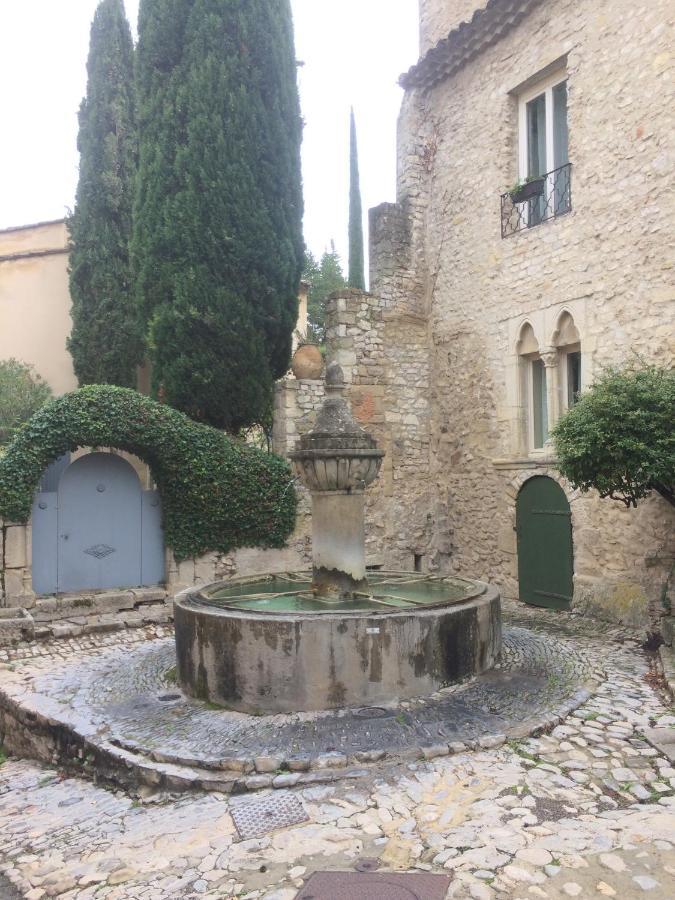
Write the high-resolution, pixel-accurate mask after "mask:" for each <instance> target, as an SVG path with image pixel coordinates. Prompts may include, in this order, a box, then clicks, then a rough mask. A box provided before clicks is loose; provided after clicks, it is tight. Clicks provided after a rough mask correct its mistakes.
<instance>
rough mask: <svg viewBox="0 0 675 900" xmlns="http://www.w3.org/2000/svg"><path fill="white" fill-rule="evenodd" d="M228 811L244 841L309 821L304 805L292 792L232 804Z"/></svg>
mask: <svg viewBox="0 0 675 900" xmlns="http://www.w3.org/2000/svg"><path fill="white" fill-rule="evenodd" d="M230 813H231V815H232V819H233V820H234V825H235V828H236V829H237V831H238V832H239V835H240V837H241V839H242V840H244V841H248V840H250V839H251V838H256V837H262V835H263V834H267V833H268V832H270V831H276V830H277V829H279V828H290V827H291V826H292V825H300V824H301V823H302V822H308V821H309V816H308V815H307V813H306V812H305V808H304V806H303V805H302V803H301V802H300V801H299V800H298V798H297V797H295V796H294V795H293V794H286V795H284V794H274V795H272V796H270V797H262V798H261V799H260V800H248V801H246V802H245V803H237V804H233V805H232V806H231V808H230Z"/></svg>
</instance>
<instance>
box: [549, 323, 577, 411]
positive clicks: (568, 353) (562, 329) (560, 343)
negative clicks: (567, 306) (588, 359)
mask: <svg viewBox="0 0 675 900" xmlns="http://www.w3.org/2000/svg"><path fill="white" fill-rule="evenodd" d="M553 345H554V346H555V347H556V348H557V350H558V355H559V372H560V409H561V411H564V410H566V409H569V408H570V406H574V404H575V403H576V402H577V399H578V398H579V394H580V392H581V338H580V336H579V331H578V330H577V327H576V325H575V324H574V318H573V317H572V315H571V313H569V312H567V311H565V312H563V313H562V314H561V316H560V318H559V319H558V327H557V328H556V331H555V334H554V335H553Z"/></svg>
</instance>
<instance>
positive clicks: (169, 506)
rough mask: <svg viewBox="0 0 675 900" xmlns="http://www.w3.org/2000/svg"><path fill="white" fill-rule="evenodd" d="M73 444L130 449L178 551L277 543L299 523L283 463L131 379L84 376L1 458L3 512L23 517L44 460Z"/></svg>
mask: <svg viewBox="0 0 675 900" xmlns="http://www.w3.org/2000/svg"><path fill="white" fill-rule="evenodd" d="M78 447H110V448H114V449H117V450H125V451H127V452H129V453H134V454H135V455H136V456H138V457H140V458H141V459H142V460H144V461H145V462H146V463H147V464H148V465H149V466H150V470H151V472H152V476H153V478H154V480H155V482H156V484H157V488H158V490H159V492H160V495H161V497H162V508H163V517H164V534H165V538H166V541H167V544H168V545H169V546H170V547H171V548H172V549H173V551H174V553H175V555H176V557H177V558H178V559H186V558H188V557H192V556H200V555H201V554H203V553H206V552H208V551H210V550H214V551H220V552H222V553H227V552H229V551H230V550H233V549H234V548H236V547H256V546H259V547H282V546H283V545H284V543H285V541H286V538H287V537H288V536H289V535H290V534H291V532H292V530H293V526H294V524H295V509H296V503H297V500H296V494H295V490H294V487H293V479H292V477H291V473H290V470H289V467H288V464H287V463H286V462H285V461H284V460H283V459H281V458H280V457H278V456H275V455H274V454H271V453H266V452H264V451H262V450H257V449H255V448H254V447H250V446H246V445H243V444H239V443H237V442H235V441H234V440H232V439H231V438H229V437H227V436H226V435H224V434H223V433H222V432H220V431H217V430H216V429H215V428H211V427H209V426H208V425H200V424H197V423H196V422H193V421H192V420H191V419H189V418H188V417H187V416H186V415H184V414H183V413H180V412H178V411H176V410H174V409H171V408H170V407H168V406H164V405H162V404H161V403H157V402H155V401H154V400H150V399H149V398H148V397H144V396H142V395H141V394H138V393H137V392H136V391H132V390H130V389H128V388H121V387H114V386H112V385H88V386H86V387H83V388H80V389H79V390H77V391H73V392H72V393H70V394H65V395H64V396H63V397H59V398H58V399H57V400H54V401H52V402H51V403H49V404H47V405H46V406H44V407H43V408H42V409H41V410H40V411H39V412H37V413H36V414H35V415H34V416H33V417H32V418H31V419H30V420H29V421H28V422H27V423H26V424H25V425H24V426H23V427H22V428H21V429H20V430H19V431H18V432H17V434H16V436H15V437H14V440H13V441H12V443H11V444H10V445H9V446H8V447H7V451H6V453H5V454H4V456H3V457H2V458H0V516H4V517H5V518H7V519H12V520H14V521H18V522H25V521H27V520H28V518H29V516H30V512H31V507H32V502H33V496H34V493H35V490H36V489H37V487H38V484H39V481H40V478H41V477H42V473H43V472H44V470H45V469H46V468H47V466H48V465H49V464H50V463H52V462H53V461H54V460H55V459H58V458H59V457H60V456H62V455H63V454H64V453H67V452H68V451H72V450H75V449H77V448H78Z"/></svg>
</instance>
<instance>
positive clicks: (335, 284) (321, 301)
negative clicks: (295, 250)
mask: <svg viewBox="0 0 675 900" xmlns="http://www.w3.org/2000/svg"><path fill="white" fill-rule="evenodd" d="M302 277H303V278H304V279H305V281H306V282H307V283H308V284H309V297H308V303H307V318H308V325H309V328H308V334H307V336H308V337H309V338H310V339H311V340H313V341H316V342H317V343H319V344H323V342H324V341H325V339H326V322H325V316H326V299H327V298H328V297H329V296H330V295H331V294H334V293H335V291H339V290H340V289H341V288H344V287H346V286H347V282H346V281H345V277H344V275H343V274H342V263H341V262H340V257H339V255H338V252H337V250H336V249H335V244H334V243H333V242H332V241H331V245H330V250H324V252H323V254H322V256H321V259H320V260H317V259H316V257H315V256H314V254H313V253H311V252H310V251H309V250H308V251H307V253H306V255H305V268H304V271H303V273H302Z"/></svg>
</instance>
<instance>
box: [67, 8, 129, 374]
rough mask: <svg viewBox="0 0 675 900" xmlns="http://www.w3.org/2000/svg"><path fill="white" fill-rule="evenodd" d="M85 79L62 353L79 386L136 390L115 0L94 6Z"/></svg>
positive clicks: (125, 109)
mask: <svg viewBox="0 0 675 900" xmlns="http://www.w3.org/2000/svg"><path fill="white" fill-rule="evenodd" d="M87 73H88V81H87V95H86V97H85V99H84V100H83V101H82V105H81V106H80V112H79V123H80V131H79V135H78V142H77V145H78V149H79V151H80V177H79V182H78V186H77V197H76V205H75V212H74V213H73V214H72V215H71V217H70V219H69V221H68V228H69V231H70V243H71V247H70V294H71V297H72V300H73V306H72V317H73V329H72V333H71V336H70V338H69V339H68V349H69V350H70V353H71V355H72V357H73V365H74V368H75V374H76V375H77V378H78V381H79V383H80V384H98V383H109V384H119V385H123V386H125V387H135V385H136V365H137V363H139V362H140V361H141V358H142V354H143V346H142V340H141V335H140V329H139V322H138V316H137V314H136V304H135V298H134V294H133V288H132V282H131V274H130V263H129V239H130V236H131V206H132V192H133V191H132V187H133V179H134V174H135V169H136V123H135V115H134V102H133V44H132V40H131V32H130V30H129V23H128V22H127V20H126V17H125V15H124V4H123V2H122V0H101V2H100V3H99V6H98V8H97V10H96V14H95V15H94V21H93V23H92V26H91V39H90V45H89V59H88V61H87Z"/></svg>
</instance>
